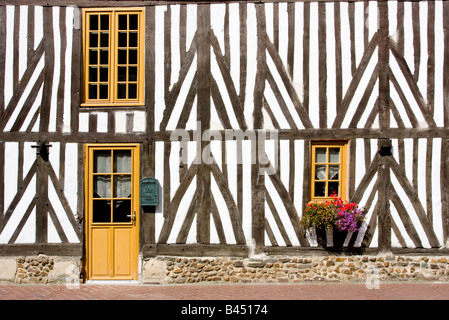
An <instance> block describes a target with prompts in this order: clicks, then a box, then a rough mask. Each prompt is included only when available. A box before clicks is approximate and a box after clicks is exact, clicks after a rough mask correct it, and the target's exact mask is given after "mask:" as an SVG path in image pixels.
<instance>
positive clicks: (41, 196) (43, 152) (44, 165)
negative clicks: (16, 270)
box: [33, 141, 49, 243]
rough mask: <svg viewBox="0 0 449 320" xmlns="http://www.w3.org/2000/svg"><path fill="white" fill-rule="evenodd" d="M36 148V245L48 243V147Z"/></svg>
mask: <svg viewBox="0 0 449 320" xmlns="http://www.w3.org/2000/svg"><path fill="white" fill-rule="evenodd" d="M33 147H35V148H36V162H37V169H36V243H47V241H48V230H47V229H48V207H49V202H48V201H49V200H48V166H49V163H48V147H49V145H47V143H46V142H45V141H44V142H39V144H38V145H36V146H33Z"/></svg>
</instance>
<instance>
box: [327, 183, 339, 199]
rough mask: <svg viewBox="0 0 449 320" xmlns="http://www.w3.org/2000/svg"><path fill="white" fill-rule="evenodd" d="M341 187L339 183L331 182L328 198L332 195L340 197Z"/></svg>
mask: <svg viewBox="0 0 449 320" xmlns="http://www.w3.org/2000/svg"><path fill="white" fill-rule="evenodd" d="M339 185H340V183H339V182H329V184H328V191H327V196H328V197H330V196H331V195H339V194H340V192H339Z"/></svg>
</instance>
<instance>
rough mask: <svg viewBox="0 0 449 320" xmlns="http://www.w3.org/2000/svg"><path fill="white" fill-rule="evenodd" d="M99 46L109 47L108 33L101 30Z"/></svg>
mask: <svg viewBox="0 0 449 320" xmlns="http://www.w3.org/2000/svg"><path fill="white" fill-rule="evenodd" d="M100 47H102V48H108V47H109V33H105V32H103V33H102V34H101V35H100Z"/></svg>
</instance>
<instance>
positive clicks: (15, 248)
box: [0, 243, 83, 257]
mask: <svg viewBox="0 0 449 320" xmlns="http://www.w3.org/2000/svg"><path fill="white" fill-rule="evenodd" d="M39 254H45V255H47V256H77V257H82V256H83V245H82V244H80V243H70V244H60V243H52V244H48V243H42V244H39V243H35V244H1V245H0V257H1V256H37V255H39Z"/></svg>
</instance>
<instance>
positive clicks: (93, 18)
mask: <svg viewBox="0 0 449 320" xmlns="http://www.w3.org/2000/svg"><path fill="white" fill-rule="evenodd" d="M89 27H90V30H98V16H97V15H90V16H89Z"/></svg>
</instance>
